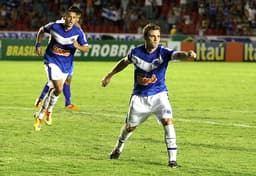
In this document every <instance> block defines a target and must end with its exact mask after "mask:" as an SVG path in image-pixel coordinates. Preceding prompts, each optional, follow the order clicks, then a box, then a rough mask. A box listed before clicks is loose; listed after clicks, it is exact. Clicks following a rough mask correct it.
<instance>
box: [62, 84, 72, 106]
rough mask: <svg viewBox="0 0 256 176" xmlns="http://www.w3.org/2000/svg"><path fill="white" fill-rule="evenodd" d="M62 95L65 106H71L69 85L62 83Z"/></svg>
mask: <svg viewBox="0 0 256 176" xmlns="http://www.w3.org/2000/svg"><path fill="white" fill-rule="evenodd" d="M63 94H64V96H65V106H68V105H70V104H71V91H70V84H66V83H64V86H63Z"/></svg>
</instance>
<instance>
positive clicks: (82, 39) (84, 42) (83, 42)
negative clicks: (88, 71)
mask: <svg viewBox="0 0 256 176" xmlns="http://www.w3.org/2000/svg"><path fill="white" fill-rule="evenodd" d="M78 30H79V36H78V39H77V41H78V43H79V44H80V45H82V46H87V45H88V41H87V38H86V36H85V33H84V32H83V31H82V29H81V28H79V29H78Z"/></svg>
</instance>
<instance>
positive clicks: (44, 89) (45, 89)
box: [39, 83, 49, 100]
mask: <svg viewBox="0 0 256 176" xmlns="http://www.w3.org/2000/svg"><path fill="white" fill-rule="evenodd" d="M48 91H49V86H48V85H47V83H46V84H45V86H44V88H43V90H42V92H41V94H40V96H39V99H40V100H43V99H44V97H45V95H46V94H47V93H48Z"/></svg>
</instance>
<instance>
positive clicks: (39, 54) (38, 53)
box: [35, 46, 42, 56]
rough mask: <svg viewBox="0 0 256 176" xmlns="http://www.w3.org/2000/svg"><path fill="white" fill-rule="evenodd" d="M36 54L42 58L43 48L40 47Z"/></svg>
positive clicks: (37, 48)
mask: <svg viewBox="0 0 256 176" xmlns="http://www.w3.org/2000/svg"><path fill="white" fill-rule="evenodd" d="M35 53H36V54H37V55H38V56H41V55H42V48H41V47H40V46H39V47H36V49H35Z"/></svg>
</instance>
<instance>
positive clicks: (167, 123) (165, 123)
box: [162, 118, 173, 125]
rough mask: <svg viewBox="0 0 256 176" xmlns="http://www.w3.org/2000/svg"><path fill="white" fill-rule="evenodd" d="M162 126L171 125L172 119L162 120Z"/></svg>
mask: <svg viewBox="0 0 256 176" xmlns="http://www.w3.org/2000/svg"><path fill="white" fill-rule="evenodd" d="M162 124H163V125H171V124H173V120H172V118H165V119H162Z"/></svg>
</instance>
